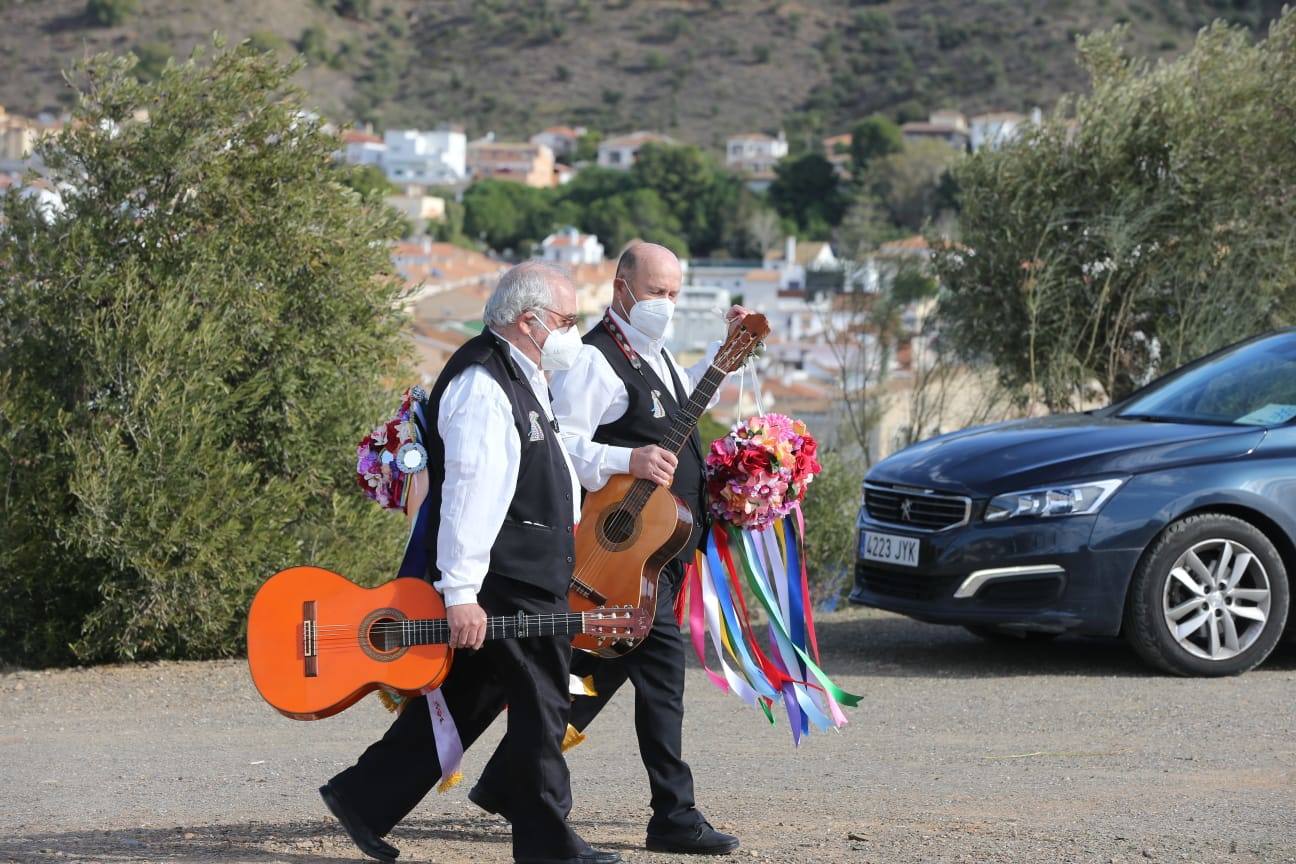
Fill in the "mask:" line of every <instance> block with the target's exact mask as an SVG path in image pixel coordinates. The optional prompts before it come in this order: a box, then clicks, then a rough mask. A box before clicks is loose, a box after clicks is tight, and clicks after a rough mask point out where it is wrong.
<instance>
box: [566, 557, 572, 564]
mask: <svg viewBox="0 0 1296 864" xmlns="http://www.w3.org/2000/svg"><path fill="white" fill-rule="evenodd" d="M572 560H573V559H572V556H570V555H568V556H567V563H568V564H570V563H572Z"/></svg>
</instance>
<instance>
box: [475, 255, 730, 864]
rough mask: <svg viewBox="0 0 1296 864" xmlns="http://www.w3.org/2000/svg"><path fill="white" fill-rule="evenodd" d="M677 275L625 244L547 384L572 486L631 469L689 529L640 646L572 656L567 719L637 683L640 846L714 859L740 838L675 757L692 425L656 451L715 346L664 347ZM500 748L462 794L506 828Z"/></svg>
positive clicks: (696, 503) (701, 515) (696, 497)
mask: <svg viewBox="0 0 1296 864" xmlns="http://www.w3.org/2000/svg"><path fill="white" fill-rule="evenodd" d="M681 279H682V271H681V268H680V263H679V259H677V258H676V257H675V255H674V253H672V252H671V251H670V250H669V249H667V248H665V247H664V246H658V245H656V244H653V243H640V244H636V245H635V246H632V247H630V248H629V249H627V250H626V251H625V252H624V253H623V254H622V256H621V260H620V261H619V263H618V265H617V273H616V278H615V280H614V282H613V294H612V297H613V299H612V305H611V306H610V307H609V308H608V309H607V311H606V312H605V313H604V315H603V320H602V321H600V322H599V324H598V325H597V326H595V327H594V328H593V329H592V330H590V331H589V332H588V333H587V334H585V337H584V339H583V341H584V343H585V344H584V347H583V348H582V349H581V352H580V354H579V355H578V356H577V358H576V362H575V364H574V365H573V366H572V368H571V369H570V370H568V371H566V372H561V373H558V374H556V375H555V376H554V378H553V381H552V382H551V387H552V390H553V392H554V415H555V416H556V417H557V418H558V423H559V426H560V427H561V429H562V436H563V444H564V445H565V446H566V448H567V452H568V454H569V455H570V456H571V459H572V465H573V467H574V468H575V470H576V475H577V476H578V477H579V478H580V481H581V485H582V486H584V487H585V488H586V489H588V490H590V491H594V490H597V489H602V488H603V486H604V485H605V484H606V483H607V481H608V478H610V477H611V476H612V475H614V474H633V475H634V476H635V477H638V478H640V479H644V480H650V481H652V482H654V483H656V484H658V485H660V486H669V487H670V489H671V491H672V492H674V493H675V494H676V495H677V496H679V497H680V498H681V499H682V500H683V501H684V502H685V503H687V504H688V506H689V509H690V510H692V511H693V523H694V524H693V536H692V537H691V538H690V540H689V543H688V544H687V546H686V547H685V549H684V550H683V551H682V552H681V553H680V554H679V556H678V557H677V558H676V559H674V560H673V561H671V562H670V563H669V564H667V565H666V567H665V568H664V569H663V570H662V573H661V579H660V580H659V585H658V591H657V611H656V617H655V621H654V623H653V628H652V632H651V633H650V634H649V636H648V638H647V639H646V640H645V641H644V642H643V644H642V645H640V646H639V647H638V648H637V649H636V650H634V651H632V652H630V653H629V654H627V655H626V656H624V657H620V658H616V659H612V660H604V659H600V658H596V657H593V656H591V655H589V654H577V655H576V656H575V657H573V658H572V673H573V674H575V675H578V676H586V675H593V676H594V687H595V689H596V690H597V692H598V695H597V696H593V697H577V698H576V700H575V702H573V704H572V712H571V719H570V721H569V722H570V723H571V725H572V726H573V727H574V728H575V729H576V730H578V731H583V730H584V729H585V728H586V727H587V726H588V725H589V724H590V723H591V722H592V721H593V720H594V718H595V716H597V715H598V713H599V711H601V710H602V708H603V706H604V705H606V704H607V702H608V700H609V699H611V697H612V695H613V694H614V693H615V692H616V691H617V689H618V688H619V687H620V686H621V685H622V684H624V683H625V682H626V681H627V680H629V681H630V682H631V683H632V684H633V685H634V688H635V731H636V733H637V734H638V738H639V753H640V755H641V756H642V758H643V763H644V767H645V768H646V769H647V770H648V785H649V787H650V788H651V790H652V799H651V804H652V818H651V819H650V820H649V822H648V834H647V838H646V840H645V846H646V847H647V848H648V849H649V850H650V851H654V852H672V853H677V854H679V853H683V854H702V855H724V854H727V853H730V852H733V851H734V850H735V849H737V848H738V838H737V837H732V836H730V835H728V834H722V833H721V832H719V831H717V830H715V829H714V828H712V827H711V825H710V824H709V823H708V822H707V821H706V819H705V818H703V816H702V814H701V813H700V812H698V809H697V807H696V806H695V803H694V798H693V774H692V772H691V771H690V770H689V766H688V764H687V763H686V762H685V761H684V758H683V755H682V749H683V748H682V740H681V739H682V734H681V733H682V726H683V722H684V639H683V637H682V636H681V635H680V630H679V625H678V624H677V623H676V621H675V615H674V609H673V607H674V604H675V597H676V595H677V594H678V592H679V587H680V582H681V581H682V580H683V575H684V565H685V564H686V563H688V562H689V561H692V560H693V553H694V550H695V549H697V547H698V544H699V543H700V542H701V541H702V539H703V536H704V533H705V525H706V522H707V518H706V514H707V508H706V484H705V482H704V477H703V473H702V460H703V455H704V454H703V452H702V442H701V438H700V436H699V435H698V433H697V431H696V430H695V431H694V432H693V434H692V436H690V439H689V441H688V443H687V444H686V445H685V446H684V448H683V449H682V450H681V451H680V454H679V457H678V459H677V458H676V456H675V454H673V453H671V452H670V451H668V450H664V449H662V448H661V447H658V446H657V442H658V441H661V440H662V439H664V438H665V437H666V435H667V433H668V432H669V431H670V428H671V423H672V421H673V420H674V418H675V416H676V414H677V413H678V412H679V411H680V410H681V409H680V406H682V405H684V404H686V403H687V402H688V397H689V394H690V393H692V392H693V389H694V387H695V386H696V385H697V383H698V382H699V381H700V380H701V379H702V376H703V375H704V374H705V373H706V371H707V369H708V368H710V365H711V360H712V358H713V357H714V356H715V352H716V351H717V350H718V349H719V347H720V343H718V342H717V343H715V344H714V345H713V346H712V347H711V350H710V351H709V352H708V354H707V356H706V357H705V358H704V359H703V360H702V361H701V362H699V363H698V364H696V365H695V366H693V367H692V368H690V369H684V368H682V367H680V365H679V364H678V363H676V362H675V359H674V358H673V357H672V356H671V354H670V352H669V351H667V350H666V346H665V336H666V328H667V326H668V325H669V324H670V321H671V315H672V313H673V312H674V310H675V301H676V299H677V298H678V297H679V292H680V284H681ZM746 314H747V310H745V309H743V308H742V307H740V306H735V307H733V308H732V309H730V310H729V313H728V314H727V316H726V317H727V318H728V319H729V321H730V327H731V329H732V328H733V327H735V326H737V323H738V322H739V321H741V320H742V318H743V316H744V315H746ZM506 740H507V739H506ZM503 753H504V750H503V747H502V746H501V749H499V750H496V752H495V755H494V756H493V757H492V758H491V761H490V764H488V765H487V766H486V769H485V771H484V772H483V774H482V778H481V780H480V781H479V782H478V784H477V786H476V787H475V788H474V789H473V790H472V792H471V793H469V796H468V797H469V798H470V799H471V800H472V801H473V802H474V803H476V804H477V805H478V806H480V807H482V809H484V810H487V811H488V812H491V813H499V814H500V815H501V816H504V817H505V818H507V819H510V821H512V817H513V815H514V814H515V813H518V814H520V813H521V808H520V807H519V806H518V804H517V802H516V800H515V799H514V798H512V797H511V790H510V785H509V766H508V762H507V759H505V758H504V756H503Z"/></svg>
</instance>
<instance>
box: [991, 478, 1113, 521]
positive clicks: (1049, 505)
mask: <svg viewBox="0 0 1296 864" xmlns="http://www.w3.org/2000/svg"><path fill="white" fill-rule="evenodd" d="M1124 482H1125V478H1123V477H1121V478H1116V479H1113V480H1091V481H1089V482H1086V483H1074V484H1058V485H1057V486H1052V487H1048V488H1044V489H1029V490H1027V491H1025V492H1009V493H1008V494H1007V495H997V496H995V497H994V498H992V499H990V503H989V504H988V505H987V506H986V512H985V519H986V521H987V522H1001V521H1003V520H1004V519H1015V518H1016V517H1018V516H1082V515H1084V514H1087V513H1096V512H1097V511H1098V508H1099V507H1101V506H1102V505H1103V503H1104V502H1105V501H1106V500H1107V499H1108V498H1110V497H1111V496H1112V495H1114V494H1115V493H1116V490H1117V489H1119V488H1120V487H1121V485H1122V484H1123V483H1124Z"/></svg>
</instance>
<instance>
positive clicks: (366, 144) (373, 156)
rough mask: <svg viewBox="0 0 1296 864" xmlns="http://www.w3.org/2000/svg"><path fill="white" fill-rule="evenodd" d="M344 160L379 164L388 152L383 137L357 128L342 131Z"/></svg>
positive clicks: (348, 162) (354, 163) (352, 163)
mask: <svg viewBox="0 0 1296 864" xmlns="http://www.w3.org/2000/svg"><path fill="white" fill-rule="evenodd" d="M342 148H343V149H342V160H343V161H344V162H346V163H347V164H348V165H379V166H381V165H382V163H383V156H384V155H385V154H386V153H387V145H385V144H383V139H381V138H379V137H378V136H377V135H371V134H369V133H368V132H360V131H358V130H355V129H351V130H348V131H346V132H343V133H342Z"/></svg>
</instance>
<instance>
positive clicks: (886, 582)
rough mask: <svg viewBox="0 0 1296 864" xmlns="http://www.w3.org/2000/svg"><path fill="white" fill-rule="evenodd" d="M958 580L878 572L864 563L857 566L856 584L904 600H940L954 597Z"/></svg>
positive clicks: (915, 574)
mask: <svg viewBox="0 0 1296 864" xmlns="http://www.w3.org/2000/svg"><path fill="white" fill-rule="evenodd" d="M956 581H957V579H952V578H950V577H942V576H925V575H923V574H922V573H918V572H892V571H889V570H876V569H874V568H872V567H869V566H867V565H865V564H863V563H860V564H858V565H857V566H856V569H855V584H856V585H857V586H859V587H860V588H863V589H864V590H866V591H872V592H873V593H874V594H885V595H886V596H888V597H899V598H900V599H902V600H938V599H940V598H942V597H952V596H954V589H955V588H956V587H957V586H956V585H955V582H956Z"/></svg>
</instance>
